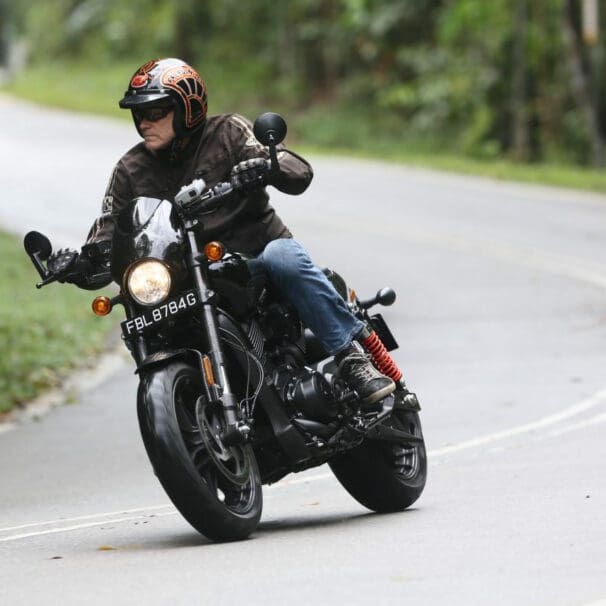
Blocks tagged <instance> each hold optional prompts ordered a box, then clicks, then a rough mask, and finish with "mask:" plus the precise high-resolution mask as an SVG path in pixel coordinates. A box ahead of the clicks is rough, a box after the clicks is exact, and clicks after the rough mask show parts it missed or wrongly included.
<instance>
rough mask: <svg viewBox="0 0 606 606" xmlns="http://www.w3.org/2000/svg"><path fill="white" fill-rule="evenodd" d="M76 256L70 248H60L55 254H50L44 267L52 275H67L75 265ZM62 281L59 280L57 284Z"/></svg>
mask: <svg viewBox="0 0 606 606" xmlns="http://www.w3.org/2000/svg"><path fill="white" fill-rule="evenodd" d="M78 256H79V255H78V253H77V252H76V251H75V250H73V249H71V248H60V249H59V250H58V251H57V252H54V253H52V254H51V256H50V257H49V258H48V262H47V264H46V266H47V267H48V269H49V271H51V272H52V273H54V274H63V273H67V272H68V271H69V270H70V269H71V268H73V267H74V266H75V265H76V262H77V261H78ZM64 281H65V280H63V279H60V280H59V282H64Z"/></svg>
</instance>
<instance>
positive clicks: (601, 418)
mask: <svg viewBox="0 0 606 606" xmlns="http://www.w3.org/2000/svg"><path fill="white" fill-rule="evenodd" d="M599 423H606V412H605V413H602V414H599V415H596V416H595V417H591V418H590V419H585V420H584V421H579V422H578V423H573V424H572V425H567V426H566V427H563V428H562V429H556V430H555V431H550V432H549V433H548V434H547V436H546V437H550V438H554V437H557V436H561V435H562V434H565V433H568V432H569V431H577V430H579V429H585V427H591V426H592V425H598V424H599Z"/></svg>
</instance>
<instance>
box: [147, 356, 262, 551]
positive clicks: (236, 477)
mask: <svg viewBox="0 0 606 606" xmlns="http://www.w3.org/2000/svg"><path fill="white" fill-rule="evenodd" d="M138 414H139V425H140V428H141V435H142V436H143V442H144V443H145V447H146V450H147V453H148V456H149V458H150V460H151V462H152V465H153V467H154V470H155V472H156V475H157V476H158V479H159V480H160V483H161V484H162V486H163V488H164V490H165V491H166V493H167V494H168V496H169V497H170V499H171V501H172V502H173V503H174V505H175V507H176V508H177V509H178V510H179V511H180V512H181V514H182V515H183V516H184V517H185V519H186V520H187V521H188V522H189V523H190V524H191V525H192V526H193V527H194V528H196V530H198V531H199V532H201V533H202V534H203V535H205V536H207V537H208V538H210V539H213V540H216V541H230V540H237V539H243V538H246V537H247V536H248V535H249V534H250V533H251V532H253V530H254V529H255V528H256V526H257V524H258V522H259V519H260V517H261V510H262V505H263V498H262V491H261V480H260V475H259V470H258V468H257V463H256V460H255V457H254V454H253V451H252V448H251V447H250V446H249V445H236V446H229V447H227V446H225V445H224V444H223V443H222V441H221V434H222V433H223V431H224V429H225V428H224V426H223V415H222V411H221V409H220V408H219V406H218V405H216V404H215V405H213V404H210V403H208V402H207V401H206V398H205V397H204V395H203V392H202V383H201V373H200V370H199V369H197V368H194V367H192V366H189V365H188V364H185V363H184V362H180V361H177V362H172V363H170V364H169V365H167V366H165V367H163V368H160V369H152V370H151V371H150V372H149V373H148V374H147V375H146V376H144V377H143V379H142V381H141V384H140V386H139V396H138Z"/></svg>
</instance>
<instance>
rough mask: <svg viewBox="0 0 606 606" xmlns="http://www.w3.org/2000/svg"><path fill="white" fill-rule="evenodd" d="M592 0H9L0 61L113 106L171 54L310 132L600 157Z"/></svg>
mask: <svg viewBox="0 0 606 606" xmlns="http://www.w3.org/2000/svg"><path fill="white" fill-rule="evenodd" d="M597 7H598V0H490V1H486V0H282V1H280V2H276V1H275V0H247V1H246V2H245V3H242V2H240V1H239V0H219V1H217V0H215V1H213V2H210V1H208V0H180V1H179V2H175V1H169V0H130V1H129V2H123V1H122V0H53V1H52V2H48V0H22V1H21V2H14V1H13V0H0V31H1V32H2V34H1V36H2V44H1V45H0V60H1V59H2V58H4V61H5V63H6V62H7V61H8V57H9V55H13V56H14V55H17V56H20V57H21V58H24V57H25V56H26V57H27V61H26V66H27V67H26V69H25V70H23V69H21V68H19V69H17V70H16V71H15V75H14V79H13V80H12V81H11V82H10V83H9V85H8V86H9V89H10V90H12V91H13V92H16V93H18V94H21V95H25V96H28V97H30V98H32V99H34V100H38V101H44V102H47V103H51V104H59V105H63V106H67V107H72V108H75V109H84V110H90V111H97V112H103V113H114V112H115V113H116V114H117V113H118V110H117V109H116V105H117V104H116V101H117V99H118V98H119V97H120V95H121V94H122V92H123V91H124V89H125V87H126V84H127V82H128V79H129V77H130V75H131V74H132V72H134V70H135V68H136V67H137V66H138V65H140V64H141V63H144V62H145V61H146V60H147V59H149V58H153V57H157V56H178V57H181V58H183V59H185V60H187V61H188V62H190V63H192V64H193V65H194V66H196V67H197V68H198V69H199V71H200V72H201V74H202V75H203V77H204V78H205V80H206V81H207V84H208V88H209V98H210V109H211V111H213V112H216V113H218V112H222V111H239V112H241V113H245V114H247V115H249V116H254V114H255V113H256V112H258V111H259V110H265V109H268V108H271V109H277V110H279V111H281V112H284V113H287V114H288V117H289V123H290V125H291V132H292V133H293V134H294V135H295V137H296V138H297V139H298V140H299V141H302V142H303V143H307V144H309V145H314V146H320V147H328V146H330V147H333V148H334V147H337V148H341V149H343V148H347V149H353V150H356V149H358V150H368V151H371V152H372V151H377V152H379V153H380V152H381V151H389V150H393V149H398V150H401V151H403V152H404V151H408V152H409V153H413V152H416V153H420V154H430V155H431V154H434V153H436V152H440V153H441V154H444V153H450V154H456V155H457V156H466V157H469V158H475V159H478V160H490V161H498V160H506V161H508V162H515V163H522V164H526V165H528V164H530V165H535V166H536V165H537V164H540V163H556V164H558V165H572V166H586V167H589V166H593V167H600V166H602V165H603V163H604V149H603V148H604V135H605V125H604V124H603V121H602V120H601V116H602V115H603V113H604V109H605V106H606V96H605V87H606V79H605V78H604V76H603V72H604V66H603V54H604V46H605V43H604V38H603V37H600V36H599V33H598V32H599V25H600V24H599V21H600V19H602V20H603V18H604V16H605V15H596V14H595V12H596V11H597ZM603 12H606V11H603ZM596 19H597V21H596ZM584 24H585V25H584ZM11 49H12V50H11ZM293 118H294V119H293Z"/></svg>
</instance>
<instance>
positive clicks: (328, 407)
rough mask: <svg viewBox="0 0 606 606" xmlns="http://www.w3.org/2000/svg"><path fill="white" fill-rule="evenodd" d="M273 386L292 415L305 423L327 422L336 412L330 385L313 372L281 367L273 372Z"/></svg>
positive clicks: (288, 366) (318, 373) (309, 369)
mask: <svg viewBox="0 0 606 606" xmlns="http://www.w3.org/2000/svg"><path fill="white" fill-rule="evenodd" d="M275 373H276V376H275V377H274V380H275V385H276V387H277V388H278V391H279V392H280V395H281V396H282V399H283V401H284V402H285V403H286V404H287V405H290V407H291V408H292V409H293V412H294V413H295V414H296V413H297V412H300V413H302V414H303V416H305V417H306V418H308V419H311V420H314V421H320V422H328V421H331V420H332V419H334V418H335V417H336V415H337V412H338V406H337V404H336V402H335V396H334V393H333V390H332V388H331V385H330V383H329V382H328V381H327V380H326V378H325V377H324V375H322V374H321V373H320V372H318V371H317V370H313V369H311V368H307V367H303V368H297V367H294V368H293V367H292V366H290V365H284V366H282V367H281V368H279V369H277V370H276V371H275Z"/></svg>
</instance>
